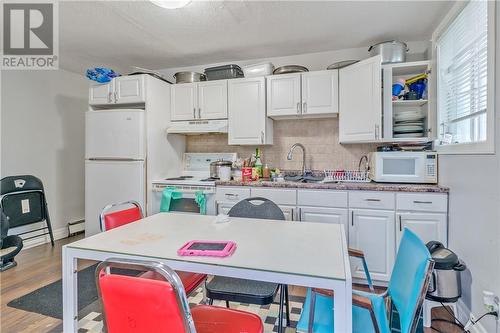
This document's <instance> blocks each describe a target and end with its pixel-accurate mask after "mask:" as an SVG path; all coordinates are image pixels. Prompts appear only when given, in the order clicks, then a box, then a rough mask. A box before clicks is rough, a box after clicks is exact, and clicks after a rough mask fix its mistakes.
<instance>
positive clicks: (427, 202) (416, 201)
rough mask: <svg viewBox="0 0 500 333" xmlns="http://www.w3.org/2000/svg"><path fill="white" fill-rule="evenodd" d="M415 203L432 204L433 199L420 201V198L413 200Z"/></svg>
mask: <svg viewBox="0 0 500 333" xmlns="http://www.w3.org/2000/svg"><path fill="white" fill-rule="evenodd" d="M413 203H415V204H427V205H431V204H432V201H419V200H413Z"/></svg>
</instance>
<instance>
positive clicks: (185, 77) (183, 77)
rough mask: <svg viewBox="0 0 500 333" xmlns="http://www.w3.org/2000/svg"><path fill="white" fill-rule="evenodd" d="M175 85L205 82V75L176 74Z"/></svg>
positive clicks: (195, 73)
mask: <svg viewBox="0 0 500 333" xmlns="http://www.w3.org/2000/svg"><path fill="white" fill-rule="evenodd" d="M174 78H175V83H192V82H199V81H206V80H207V77H206V76H205V74H202V73H197V72H177V73H175V74H174Z"/></svg>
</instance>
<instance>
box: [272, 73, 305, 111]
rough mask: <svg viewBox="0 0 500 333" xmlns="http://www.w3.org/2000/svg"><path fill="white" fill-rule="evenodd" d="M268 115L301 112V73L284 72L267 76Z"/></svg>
mask: <svg viewBox="0 0 500 333" xmlns="http://www.w3.org/2000/svg"><path fill="white" fill-rule="evenodd" d="M266 79H267V115H268V116H269V117H273V116H297V115H300V114H301V108H302V104H301V95H300V91H301V89H300V74H283V75H274V76H268V77H267V78H266Z"/></svg>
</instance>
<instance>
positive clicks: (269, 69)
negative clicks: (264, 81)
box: [243, 62, 274, 77]
mask: <svg viewBox="0 0 500 333" xmlns="http://www.w3.org/2000/svg"><path fill="white" fill-rule="evenodd" d="M273 71H274V65H273V63H272V62H263V63H259V64H254V65H248V66H243V74H244V75H245V77H257V76H266V75H271V74H273Z"/></svg>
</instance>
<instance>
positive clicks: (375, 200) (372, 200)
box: [365, 198, 381, 202]
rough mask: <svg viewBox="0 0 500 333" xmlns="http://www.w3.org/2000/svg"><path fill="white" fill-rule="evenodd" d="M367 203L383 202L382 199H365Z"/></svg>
mask: <svg viewBox="0 0 500 333" xmlns="http://www.w3.org/2000/svg"><path fill="white" fill-rule="evenodd" d="M365 201H370V202H380V201H381V200H380V199H370V198H368V199H365Z"/></svg>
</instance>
